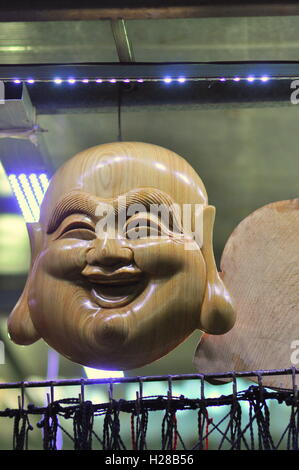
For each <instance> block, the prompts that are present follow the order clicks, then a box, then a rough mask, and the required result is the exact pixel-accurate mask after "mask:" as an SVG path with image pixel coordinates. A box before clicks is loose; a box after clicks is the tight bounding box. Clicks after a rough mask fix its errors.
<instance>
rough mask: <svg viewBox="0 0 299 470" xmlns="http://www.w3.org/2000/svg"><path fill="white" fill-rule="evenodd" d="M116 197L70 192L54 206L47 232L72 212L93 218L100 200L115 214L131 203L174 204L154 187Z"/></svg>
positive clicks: (49, 232)
mask: <svg viewBox="0 0 299 470" xmlns="http://www.w3.org/2000/svg"><path fill="white" fill-rule="evenodd" d="M121 196H122V197H125V200H126V204H125V206H123V205H122V200H120V202H121V203H120V204H119V199H118V197H121ZM118 197H115V198H110V199H105V200H104V199H101V200H99V199H98V198H96V197H95V196H92V195H90V194H88V193H85V192H83V191H72V192H70V193H69V194H67V195H66V196H64V197H63V198H62V199H61V200H60V201H59V202H58V203H57V205H56V206H55V208H54V210H53V212H52V214H51V216H50V219H49V222H48V226H47V234H51V233H53V232H55V230H56V229H57V228H58V227H59V225H60V224H61V222H62V221H63V220H64V219H65V218H66V217H68V216H69V215H72V214H84V215H88V216H89V217H90V218H92V219H94V218H95V214H96V208H97V206H98V204H99V203H101V202H103V203H105V204H111V205H112V206H113V207H114V208H115V213H116V214H117V213H118V209H120V210H123V209H125V208H127V207H128V206H130V205H131V204H143V205H144V206H145V207H146V208H149V207H150V205H151V204H162V205H165V206H168V207H170V206H172V205H173V204H174V201H173V199H172V198H171V197H170V196H169V195H168V194H166V193H164V192H163V191H161V190H159V189H155V188H140V189H134V190H132V191H129V192H128V193H125V194H121V195H119V196H118Z"/></svg>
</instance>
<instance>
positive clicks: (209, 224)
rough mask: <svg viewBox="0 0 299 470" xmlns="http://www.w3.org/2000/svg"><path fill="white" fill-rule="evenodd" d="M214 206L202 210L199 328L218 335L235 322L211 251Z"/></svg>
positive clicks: (231, 307)
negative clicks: (203, 273) (203, 266)
mask: <svg viewBox="0 0 299 470" xmlns="http://www.w3.org/2000/svg"><path fill="white" fill-rule="evenodd" d="M215 212H216V210H215V207H213V206H207V207H205V208H204V211H203V246H202V249H201V250H202V254H203V257H204V260H205V263H206V273H207V274H206V287H205V294H204V300H203V303H202V307H201V314H200V322H199V329H200V330H203V331H205V332H206V333H209V334H214V335H220V334H223V333H226V332H227V331H229V330H230V329H231V328H232V327H233V325H234V323H235V319H236V316H235V311H234V308H233V304H232V300H231V297H230V295H229V293H228V291H227V289H226V287H225V285H224V283H223V281H222V280H221V278H220V275H219V273H218V271H217V267H216V263H215V258H214V251H213V227H214V220H215Z"/></svg>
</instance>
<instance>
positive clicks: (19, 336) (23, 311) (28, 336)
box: [8, 223, 42, 345]
mask: <svg viewBox="0 0 299 470" xmlns="http://www.w3.org/2000/svg"><path fill="white" fill-rule="evenodd" d="M27 229H28V234H29V238H30V248H31V265H30V270H29V273H28V277H27V281H26V284H25V287H24V290H23V293H22V295H21V297H20V298H19V300H18V303H17V304H16V306H15V308H14V309H13V311H12V312H11V314H10V315H9V318H8V333H9V336H10V338H11V339H12V341H14V342H15V343H17V344H23V345H27V344H32V343H34V342H35V341H37V340H38V339H39V338H40V335H39V334H38V333H37V331H36V329H35V327H34V325H33V323H32V320H31V317H30V312H29V306H28V292H29V288H30V283H31V282H32V267H33V264H34V261H35V258H36V256H37V254H38V253H39V251H40V249H41V244H42V232H41V228H40V225H39V224H38V223H31V224H27Z"/></svg>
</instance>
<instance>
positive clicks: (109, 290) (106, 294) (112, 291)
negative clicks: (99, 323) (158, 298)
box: [82, 268, 146, 308]
mask: <svg viewBox="0 0 299 470" xmlns="http://www.w3.org/2000/svg"><path fill="white" fill-rule="evenodd" d="M86 270H87V268H86ZM86 270H84V271H85V273H84V271H83V272H82V274H83V275H85V276H86V277H87V279H88V284H89V286H91V295H92V298H93V300H94V301H95V302H96V303H97V304H98V305H99V306H100V307H103V308H116V307H124V306H125V305H128V304H129V303H131V302H132V301H133V300H134V299H135V298H136V297H138V296H139V295H140V294H141V292H142V291H143V290H144V289H145V286H146V279H145V277H144V275H143V274H142V273H141V271H139V270H136V269H130V268H127V269H126V268H120V269H118V270H117V271H115V272H113V273H104V272H103V270H101V269H97V270H96V271H95V270H93V271H91V270H90V271H89V273H88V274H87V273H86Z"/></svg>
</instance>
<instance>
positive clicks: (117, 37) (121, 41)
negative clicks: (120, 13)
mask: <svg viewBox="0 0 299 470" xmlns="http://www.w3.org/2000/svg"><path fill="white" fill-rule="evenodd" d="M111 29H112V34H113V38H114V42H115V47H116V51H117V55H118V58H119V61H120V62H134V61H135V59H134V52H133V47H132V44H131V41H130V38H129V35H128V31H127V28H126V23H125V20H111Z"/></svg>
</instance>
